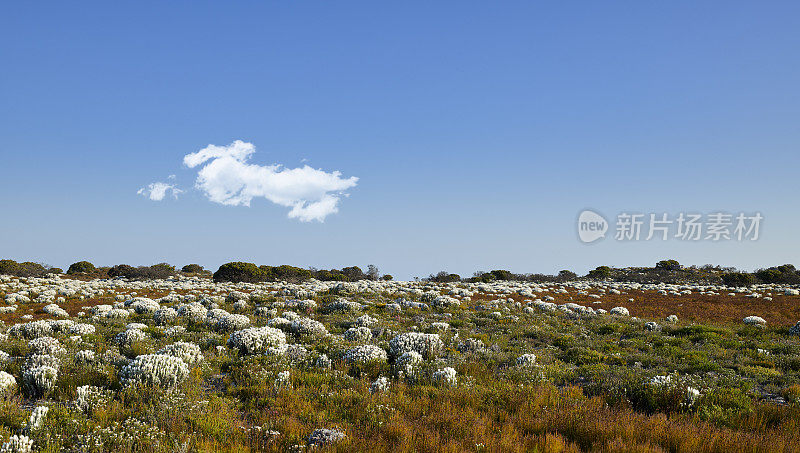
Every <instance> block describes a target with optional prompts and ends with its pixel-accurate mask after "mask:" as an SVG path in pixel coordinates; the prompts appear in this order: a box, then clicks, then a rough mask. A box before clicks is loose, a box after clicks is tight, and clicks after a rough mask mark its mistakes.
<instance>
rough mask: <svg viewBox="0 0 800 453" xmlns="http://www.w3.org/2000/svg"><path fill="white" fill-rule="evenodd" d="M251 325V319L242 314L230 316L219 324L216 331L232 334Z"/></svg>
mask: <svg viewBox="0 0 800 453" xmlns="http://www.w3.org/2000/svg"><path fill="white" fill-rule="evenodd" d="M249 325H250V318H248V317H247V316H245V315H240V314H229V315H228V316H226V317H224V318H222V319H220V320H219V321H218V322H217V325H216V330H218V331H220V332H231V331H234V330H240V329H244V328H245V327H247V326H249Z"/></svg>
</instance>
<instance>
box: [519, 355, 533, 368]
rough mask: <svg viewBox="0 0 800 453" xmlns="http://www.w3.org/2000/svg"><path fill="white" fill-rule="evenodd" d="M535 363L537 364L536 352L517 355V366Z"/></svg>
mask: <svg viewBox="0 0 800 453" xmlns="http://www.w3.org/2000/svg"><path fill="white" fill-rule="evenodd" d="M534 365H536V355H535V354H522V355H521V356H519V357H517V366H519V367H531V366H534Z"/></svg>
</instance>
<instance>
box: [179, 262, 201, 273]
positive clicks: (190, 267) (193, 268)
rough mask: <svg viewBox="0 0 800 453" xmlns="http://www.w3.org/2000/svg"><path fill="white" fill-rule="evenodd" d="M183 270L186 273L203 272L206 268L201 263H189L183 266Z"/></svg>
mask: <svg viewBox="0 0 800 453" xmlns="http://www.w3.org/2000/svg"><path fill="white" fill-rule="evenodd" d="M181 272H183V273H186V274H201V273H203V272H205V269H203V266H201V265H199V264H187V265H186V266H183V267H182V268H181Z"/></svg>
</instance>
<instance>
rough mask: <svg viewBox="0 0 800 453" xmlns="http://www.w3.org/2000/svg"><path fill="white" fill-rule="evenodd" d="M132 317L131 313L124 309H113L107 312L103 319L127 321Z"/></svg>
mask: <svg viewBox="0 0 800 453" xmlns="http://www.w3.org/2000/svg"><path fill="white" fill-rule="evenodd" d="M130 315H131V312H129V311H128V310H125V309H124V308H112V309H111V310H109V311H107V312H105V313H104V314H103V317H105V318H109V319H127V318H128V316H130Z"/></svg>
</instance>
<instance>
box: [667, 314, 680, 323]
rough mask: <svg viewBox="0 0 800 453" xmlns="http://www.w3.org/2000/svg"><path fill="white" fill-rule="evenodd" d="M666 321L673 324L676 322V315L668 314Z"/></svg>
mask: <svg viewBox="0 0 800 453" xmlns="http://www.w3.org/2000/svg"><path fill="white" fill-rule="evenodd" d="M667 322H668V323H671V324H675V323H676V322H678V316H677V315H669V316H667Z"/></svg>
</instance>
